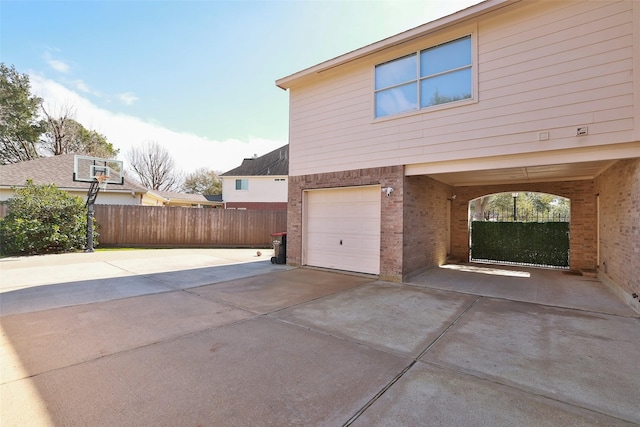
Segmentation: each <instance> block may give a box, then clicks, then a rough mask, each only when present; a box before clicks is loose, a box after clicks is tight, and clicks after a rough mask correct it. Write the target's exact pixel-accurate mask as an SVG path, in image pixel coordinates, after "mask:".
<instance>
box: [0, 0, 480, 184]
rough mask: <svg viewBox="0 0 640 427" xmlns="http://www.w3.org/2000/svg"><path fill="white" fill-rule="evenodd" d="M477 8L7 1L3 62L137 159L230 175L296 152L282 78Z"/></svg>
mask: <svg viewBox="0 0 640 427" xmlns="http://www.w3.org/2000/svg"><path fill="white" fill-rule="evenodd" d="M477 2H478V1H477V0H423V1H413V0H392V1H374V0H369V1H366V0H342V1H337V0H334V1H316V0H314V1H312V0H298V1H293V0H290V1H273V0H271V1H243V0H236V1H213V0H198V1H196V0H193V1H160V0H156V1H119V0H111V1H94V0H75V1H56V0H50V1H29V0H26V1H25V0H22V1H14V0H2V2H1V3H0V37H1V38H0V60H1V61H2V62H4V63H6V64H12V65H14V66H15V67H16V69H17V70H18V71H19V72H22V73H28V74H29V75H30V78H31V83H32V92H33V93H35V94H37V95H39V96H41V97H43V98H44V100H45V103H46V106H47V107H48V109H49V110H53V111H54V112H55V111H56V110H62V109H64V108H68V107H72V108H73V111H74V114H75V117H76V120H78V121H79V122H80V123H82V124H83V125H84V126H85V127H87V128H90V129H95V130H97V131H99V132H101V133H103V134H104V135H106V136H107V139H108V140H109V142H111V143H113V144H114V145H115V146H116V148H119V149H120V150H121V154H120V156H119V158H120V159H123V160H125V162H126V158H125V157H126V156H125V154H126V152H127V151H128V150H129V149H130V148H131V147H134V146H136V145H139V144H142V143H143V142H146V141H150V140H153V141H156V142H159V143H161V144H162V145H163V146H164V147H165V148H167V150H169V152H170V153H171V154H172V156H173V157H174V158H175V159H176V163H177V164H178V167H179V168H180V169H182V170H183V171H185V172H192V171H193V170H194V169H195V168H198V167H207V168H210V169H213V170H218V171H226V170H228V169H231V168H234V167H236V166H238V165H239V164H240V162H241V161H242V159H243V158H244V157H248V156H251V155H253V154H258V155H262V154H265V153H267V152H269V151H271V150H272V149H275V148H277V147H279V146H281V145H284V144H286V143H287V137H288V94H287V93H286V92H285V91H283V90H281V89H279V88H277V87H276V86H275V80H277V79H278V78H281V77H285V76H287V75H290V74H293V73H295V72H297V71H300V70H302V69H304V68H307V67H310V66H313V65H315V64H317V63H320V62H322V61H325V60H328V59H331V58H333V57H336V56H339V55H341V54H344V53H347V52H349V51H351V50H354V49H357V48H359V47H362V46H365V45H367V44H370V43H374V42H376V41H378V40H380V39H383V38H385V37H389V36H392V35H394V34H397V33H399V32H402V31H405V30H408V29H410V28H413V27H415V26H418V25H421V24H423V23H426V22H429V21H431V20H434V19H437V18H439V17H442V16H445V15H448V14H450V13H453V12H455V11H457V10H460V9H463V8H465V7H468V6H470V5H472V4H475V3H477Z"/></svg>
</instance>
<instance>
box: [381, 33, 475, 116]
mask: <svg viewBox="0 0 640 427" xmlns="http://www.w3.org/2000/svg"><path fill="white" fill-rule="evenodd" d="M472 58H473V57H472V40H471V35H467V36H464V37H461V38H458V39H455V40H451V41H448V42H446V43H442V44H439V45H436V46H433V47H430V48H428V49H424V50H421V51H420V52H415V53H412V54H410V55H406V56H403V57H401V58H397V59H394V60H391V61H388V62H385V63H383V64H379V65H376V67H375V88H374V90H375V116H376V117H385V116H389V115H392V114H398V113H404V112H408V111H414V110H419V109H422V108H428V107H432V106H435V105H440V104H446V103H449V102H455V101H461V100H464V99H471V98H472V94H473V74H472V69H473V59H472Z"/></svg>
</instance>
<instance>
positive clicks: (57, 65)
mask: <svg viewBox="0 0 640 427" xmlns="http://www.w3.org/2000/svg"><path fill="white" fill-rule="evenodd" d="M49 50H51V49H49ZM49 50H48V51H46V52H45V53H44V55H43V56H44V60H45V61H46V62H47V64H49V66H50V67H51V68H53V69H54V70H56V71H57V72H59V73H64V74H67V73H68V72H69V71H70V70H71V67H70V66H69V64H67V63H66V62H64V61H61V60H59V59H54V58H53V57H52V56H51V53H50V52H49Z"/></svg>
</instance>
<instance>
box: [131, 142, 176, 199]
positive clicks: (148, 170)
mask: <svg viewBox="0 0 640 427" xmlns="http://www.w3.org/2000/svg"><path fill="white" fill-rule="evenodd" d="M127 160H128V163H129V166H130V167H131V170H132V171H133V173H134V174H135V177H136V178H137V180H138V181H139V182H140V183H141V184H142V185H144V186H145V187H147V188H149V189H151V190H160V191H177V190H179V189H180V187H181V184H182V174H181V173H180V172H179V171H177V170H176V168H175V162H174V161H173V158H172V157H171V155H169V152H168V151H167V150H166V149H165V148H164V147H162V146H161V145H160V144H158V143H157V142H155V141H148V142H146V143H145V144H143V145H142V147H140V148H136V147H133V148H132V149H131V150H129V152H128V153H127Z"/></svg>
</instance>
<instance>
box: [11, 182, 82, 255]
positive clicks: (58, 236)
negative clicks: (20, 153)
mask: <svg viewBox="0 0 640 427" xmlns="http://www.w3.org/2000/svg"><path fill="white" fill-rule="evenodd" d="M14 192H15V197H13V198H12V199H10V200H9V202H8V203H7V205H8V206H7V215H6V216H5V217H4V218H3V219H2V220H0V251H1V252H2V253H3V254H12V255H35V254H45V253H59V252H69V251H73V250H76V249H83V248H84V247H85V245H86V240H87V239H86V228H87V210H86V207H85V202H84V201H83V200H82V198H80V197H78V196H71V195H69V194H68V193H66V192H65V191H62V190H59V189H58V188H57V187H56V186H55V185H54V184H50V185H35V184H34V183H33V182H32V181H30V180H28V181H27V186H26V187H25V188H14Z"/></svg>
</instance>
